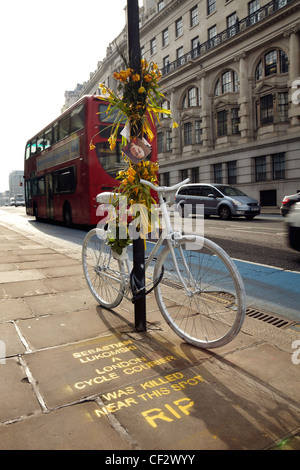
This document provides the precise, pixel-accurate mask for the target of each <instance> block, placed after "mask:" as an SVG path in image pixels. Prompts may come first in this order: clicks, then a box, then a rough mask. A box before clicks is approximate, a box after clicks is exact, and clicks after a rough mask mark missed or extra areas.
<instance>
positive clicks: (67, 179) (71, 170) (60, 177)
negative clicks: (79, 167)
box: [54, 166, 77, 194]
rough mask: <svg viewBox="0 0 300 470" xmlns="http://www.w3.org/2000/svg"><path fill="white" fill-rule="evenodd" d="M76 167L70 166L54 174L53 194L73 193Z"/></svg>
mask: <svg viewBox="0 0 300 470" xmlns="http://www.w3.org/2000/svg"><path fill="white" fill-rule="evenodd" d="M76 182H77V181H76V167H74V166H70V167H68V168H64V169H63V170H59V171H56V172H55V173H54V193H55V194H63V193H73V192H74V191H75V189H76Z"/></svg>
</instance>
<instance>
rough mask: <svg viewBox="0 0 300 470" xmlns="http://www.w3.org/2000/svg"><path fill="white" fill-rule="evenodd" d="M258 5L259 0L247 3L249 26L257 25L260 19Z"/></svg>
mask: <svg viewBox="0 0 300 470" xmlns="http://www.w3.org/2000/svg"><path fill="white" fill-rule="evenodd" d="M259 9H260V4H259V0H253V1H252V2H249V3H248V11H249V16H250V25H251V24H254V23H257V22H258V21H259V19H260V12H259Z"/></svg>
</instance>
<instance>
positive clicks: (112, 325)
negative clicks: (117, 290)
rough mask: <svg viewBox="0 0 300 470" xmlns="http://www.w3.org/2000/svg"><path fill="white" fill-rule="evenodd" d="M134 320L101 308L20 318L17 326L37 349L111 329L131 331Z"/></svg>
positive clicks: (74, 340)
mask: <svg viewBox="0 0 300 470" xmlns="http://www.w3.org/2000/svg"><path fill="white" fill-rule="evenodd" d="M132 321H133V317H131V318H130V319H126V318H125V317H122V318H121V317H119V316H117V315H114V314H112V313H111V312H108V311H104V312H102V309H101V308H100V307H99V308H98V309H96V308H91V309H87V310H82V311H78V312H74V311H72V312H69V313H61V314H60V315H47V316H42V317H37V318H36V317H34V318H30V319H26V320H20V321H18V322H17V326H18V328H19V329H20V331H21V333H22V335H23V337H24V338H25V340H26V342H27V343H28V344H30V347H31V349H32V350H38V349H43V348H47V347H53V346H60V345H63V344H68V343H74V342H77V341H83V340H85V339H86V338H94V337H97V336H100V335H103V334H104V333H105V332H107V331H108V330H109V329H114V330H115V329H121V330H123V331H125V330H129V331H132V329H133V327H132Z"/></svg>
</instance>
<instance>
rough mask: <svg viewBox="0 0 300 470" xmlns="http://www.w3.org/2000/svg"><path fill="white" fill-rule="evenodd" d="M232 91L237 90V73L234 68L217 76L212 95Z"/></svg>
mask: <svg viewBox="0 0 300 470" xmlns="http://www.w3.org/2000/svg"><path fill="white" fill-rule="evenodd" d="M234 91H239V78H238V74H237V73H236V72H235V71H234V70H227V71H226V72H224V73H222V75H221V76H220V77H219V78H218V80H217V82H216V85H215V90H214V95H215V96H220V95H223V94H224V93H230V92H234Z"/></svg>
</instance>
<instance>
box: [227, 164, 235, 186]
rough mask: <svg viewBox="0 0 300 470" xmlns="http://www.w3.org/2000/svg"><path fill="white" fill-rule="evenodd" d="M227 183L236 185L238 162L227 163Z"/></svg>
mask: <svg viewBox="0 0 300 470" xmlns="http://www.w3.org/2000/svg"><path fill="white" fill-rule="evenodd" d="M227 181H228V184H236V182H237V179H236V161H232V162H228V163H227Z"/></svg>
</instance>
